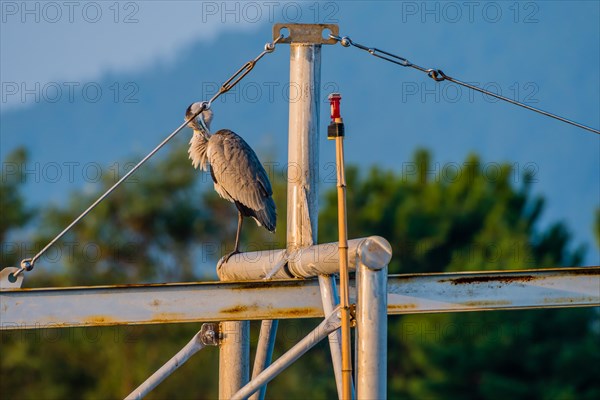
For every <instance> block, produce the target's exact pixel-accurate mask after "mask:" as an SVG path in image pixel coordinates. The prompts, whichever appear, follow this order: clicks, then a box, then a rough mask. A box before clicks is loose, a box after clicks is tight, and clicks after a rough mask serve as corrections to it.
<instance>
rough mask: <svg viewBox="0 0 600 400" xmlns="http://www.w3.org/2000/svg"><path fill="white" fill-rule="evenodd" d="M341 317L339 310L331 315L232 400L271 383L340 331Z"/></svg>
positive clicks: (236, 399)
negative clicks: (304, 355)
mask: <svg viewBox="0 0 600 400" xmlns="http://www.w3.org/2000/svg"><path fill="white" fill-rule="evenodd" d="M339 327H340V315H339V309H336V310H335V311H334V312H333V313H331V314H330V315H329V316H328V317H327V318H326V319H325V320H324V321H323V322H321V323H320V324H319V326H317V327H316V328H315V329H314V330H313V331H312V332H310V333H309V334H308V335H306V336H305V337H304V338H303V339H302V340H300V341H299V342H298V343H296V345H294V347H292V348H291V349H289V350H288V351H287V352H286V353H285V354H284V355H282V356H281V357H279V358H278V359H277V361H275V362H274V363H273V364H271V365H270V366H269V367H268V368H266V369H265V370H264V371H262V372H261V373H260V374H258V376H257V377H256V378H254V379H253V380H252V381H250V382H248V384H247V385H246V386H244V387H243V388H242V389H240V390H239V391H238V392H237V393H235V394H234V395H233V396H232V397H231V399H232V400H241V399H245V398H246V397H248V396H250V395H251V394H253V393H254V392H256V391H257V390H259V389H260V388H261V387H263V386H264V385H266V384H267V383H268V382H270V381H271V380H272V379H273V378H275V377H276V376H277V375H278V374H279V373H281V372H282V371H283V370H285V369H286V368H287V367H289V366H290V365H291V364H292V363H293V362H294V361H296V360H297V359H299V358H300V357H301V356H302V355H303V354H304V353H306V352H307V351H308V350H310V349H312V348H313V347H314V346H315V345H316V344H317V343H319V342H320V341H321V340H323V339H325V337H326V336H327V335H329V334H330V333H331V332H333V331H335V330H336V329H339Z"/></svg>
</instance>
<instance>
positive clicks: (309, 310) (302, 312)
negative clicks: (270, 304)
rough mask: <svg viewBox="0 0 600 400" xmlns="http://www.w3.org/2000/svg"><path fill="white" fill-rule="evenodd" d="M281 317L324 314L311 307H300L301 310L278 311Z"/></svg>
mask: <svg viewBox="0 0 600 400" xmlns="http://www.w3.org/2000/svg"><path fill="white" fill-rule="evenodd" d="M277 311H278V312H277V313H278V314H279V315H290V316H298V317H300V316H303V315H314V314H322V313H323V310H320V309H316V308H311V307H300V308H287V309H282V310H277Z"/></svg>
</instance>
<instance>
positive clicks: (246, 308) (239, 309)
mask: <svg viewBox="0 0 600 400" xmlns="http://www.w3.org/2000/svg"><path fill="white" fill-rule="evenodd" d="M257 309H258V306H257V305H256V304H250V305H246V304H239V305H236V306H233V307H229V308H224V309H222V310H221V312H222V313H224V314H239V313H243V312H247V311H250V310H257Z"/></svg>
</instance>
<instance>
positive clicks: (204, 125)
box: [196, 113, 209, 136]
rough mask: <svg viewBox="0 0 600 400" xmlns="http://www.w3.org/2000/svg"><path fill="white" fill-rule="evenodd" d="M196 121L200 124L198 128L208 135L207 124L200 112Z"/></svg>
mask: <svg viewBox="0 0 600 400" xmlns="http://www.w3.org/2000/svg"><path fill="white" fill-rule="evenodd" d="M196 121H198V125H199V126H200V130H201V131H202V132H203V133H204V134H205V135H207V136H208V134H209V133H208V126H206V122H204V117H203V116H202V113H200V115H198V116H197V117H196Z"/></svg>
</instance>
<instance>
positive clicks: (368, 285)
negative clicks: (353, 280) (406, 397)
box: [356, 259, 389, 400]
mask: <svg viewBox="0 0 600 400" xmlns="http://www.w3.org/2000/svg"><path fill="white" fill-rule="evenodd" d="M372 261H374V260H368V262H360V263H359V265H358V268H357V270H358V272H357V285H356V286H357V292H358V293H357V298H358V301H357V309H356V340H357V348H358V351H357V354H356V357H357V364H358V366H357V382H356V397H357V398H358V399H361V400H362V399H364V400H371V399H373V400H384V399H386V398H387V262H388V261H389V259H388V260H384V261H386V264H383V265H382V264H381V263H379V262H372ZM375 261H377V260H375Z"/></svg>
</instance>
